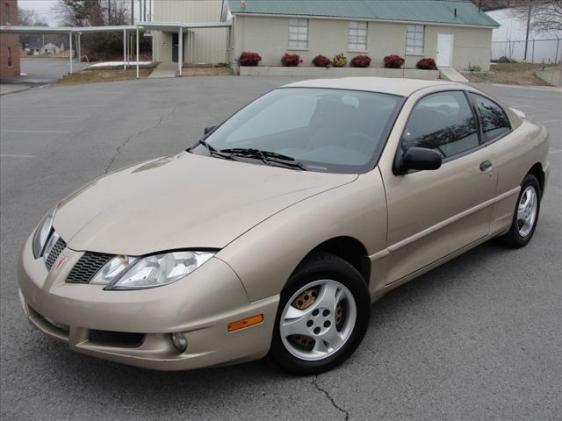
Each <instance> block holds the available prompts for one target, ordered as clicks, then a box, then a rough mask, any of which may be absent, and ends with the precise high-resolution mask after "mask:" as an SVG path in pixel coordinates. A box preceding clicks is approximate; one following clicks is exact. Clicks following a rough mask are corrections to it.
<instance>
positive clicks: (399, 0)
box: [152, 0, 498, 70]
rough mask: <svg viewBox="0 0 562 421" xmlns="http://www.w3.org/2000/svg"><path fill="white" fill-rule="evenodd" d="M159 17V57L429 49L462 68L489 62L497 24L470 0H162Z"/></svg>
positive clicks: (443, 62)
mask: <svg viewBox="0 0 562 421" xmlns="http://www.w3.org/2000/svg"><path fill="white" fill-rule="evenodd" d="M153 23H154V26H152V29H153V31H152V34H153V59H154V60H155V61H160V62H168V61H174V62H177V61H178V60H181V61H182V62H185V63H224V62H228V63H231V64H233V65H236V59H237V58H238V57H239V56H240V54H241V53H242V52H243V51H254V52H257V53H258V54H260V56H261V57H262V62H261V63H260V65H265V66H279V65H280V59H281V56H282V55H283V54H284V53H286V52H294V53H298V54H299V55H300V56H301V58H302V59H303V64H302V65H303V66H311V61H312V59H313V58H314V57H315V56H316V55H318V54H323V55H325V56H328V57H333V56H334V55H336V54H338V53H344V54H345V55H347V56H348V58H351V57H352V56H354V55H358V54H367V55H369V56H370V57H371V58H372V60H373V64H372V65H373V66H382V62H383V58H384V57H385V56H387V55H390V54H398V55H400V56H402V57H405V59H406V65H407V66H408V67H413V66H415V63H416V62H417V61H418V60H419V59H420V58H423V57H430V58H433V59H435V60H436V61H437V64H438V65H439V66H443V67H447V66H451V67H455V68H457V69H459V70H463V69H466V68H468V67H469V65H473V66H480V67H481V68H482V69H483V70H488V68H489V62H490V58H491V39H492V30H493V29H494V28H496V27H497V26H498V24H497V22H495V21H494V20H493V19H492V18H490V17H489V16H488V15H487V14H486V13H484V12H481V11H480V10H479V9H478V7H476V6H475V5H474V4H473V3H472V2H470V1H468V0H466V1H463V0H433V1H423V2H421V1H420V2H418V1H404V0H393V1H380V0H353V1H351V0H299V1H286V0H277V1H269V0H184V1H177V0H158V1H156V2H155V3H154V6H153ZM230 25H231V26H230ZM180 32H181V35H180Z"/></svg>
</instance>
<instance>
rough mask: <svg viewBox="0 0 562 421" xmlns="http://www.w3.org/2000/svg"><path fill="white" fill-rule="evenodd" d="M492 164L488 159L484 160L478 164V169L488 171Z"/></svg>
mask: <svg viewBox="0 0 562 421" xmlns="http://www.w3.org/2000/svg"><path fill="white" fill-rule="evenodd" d="M492 167H493V165H492V163H491V162H490V161H488V160H486V161H484V162H482V163H481V164H480V171H482V172H488V171H490V170H491V169H492Z"/></svg>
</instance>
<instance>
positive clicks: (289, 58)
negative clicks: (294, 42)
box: [281, 53, 301, 67]
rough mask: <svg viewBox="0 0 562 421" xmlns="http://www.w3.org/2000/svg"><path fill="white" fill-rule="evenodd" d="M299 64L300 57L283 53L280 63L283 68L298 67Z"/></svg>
mask: <svg viewBox="0 0 562 421" xmlns="http://www.w3.org/2000/svg"><path fill="white" fill-rule="evenodd" d="M300 62H301V57H300V56H299V55H298V54H290V53H285V54H284V55H283V57H281V63H282V64H283V66H287V67H295V66H298V65H299V63H300Z"/></svg>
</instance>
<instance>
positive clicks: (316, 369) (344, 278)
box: [270, 253, 371, 376]
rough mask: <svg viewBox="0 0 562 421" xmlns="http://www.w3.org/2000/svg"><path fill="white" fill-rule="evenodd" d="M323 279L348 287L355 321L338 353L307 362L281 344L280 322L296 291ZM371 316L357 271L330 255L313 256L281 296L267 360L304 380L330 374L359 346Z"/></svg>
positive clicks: (360, 277)
mask: <svg viewBox="0 0 562 421" xmlns="http://www.w3.org/2000/svg"><path fill="white" fill-rule="evenodd" d="M324 279H330V280H334V281H337V282H339V283H341V284H343V285H344V286H345V287H347V289H348V290H349V292H351V294H352V295H353V298H354V300H355V304H356V307H357V317H356V319H355V325H354V327H353V328H352V330H351V334H350V336H349V337H348V339H347V341H346V342H345V343H344V344H343V345H342V346H341V348H340V349H339V350H337V351H336V352H335V353H333V354H332V355H329V356H328V357H326V358H324V359H322V360H317V361H307V360H304V359H300V358H298V357H296V356H294V355H293V354H291V353H290V352H289V351H288V350H287V348H286V347H285V345H284V344H283V341H282V339H281V336H280V319H281V315H282V313H283V310H284V308H285V306H286V304H287V302H288V300H289V299H290V298H291V297H292V296H293V295H294V294H295V293H296V292H297V291H298V290H299V289H301V288H303V287H304V286H305V285H307V284H309V283H311V282H314V281H318V280H324ZM370 312H371V300H370V296H369V289H368V287H367V283H366V282H365V280H364V279H363V277H362V276H361V274H360V273H359V272H358V271H357V269H355V268H354V267H353V266H352V265H351V264H349V263H348V262H347V261H345V260H343V259H341V258H339V257H337V256H334V255H332V254H328V253H315V254H313V255H312V256H311V257H310V258H308V259H307V260H306V261H305V262H303V263H302V264H301V265H300V266H299V267H298V268H297V270H296V271H295V273H294V274H293V275H292V276H291V278H290V279H289V281H288V283H287V285H286V286H285V288H284V289H283V291H282V292H281V299H280V302H279V309H278V311H277V318H276V320H275V327H274V331H273V338H272V344H271V350H270V357H271V358H272V359H273V360H274V362H276V363H277V364H278V365H279V366H280V367H281V368H282V369H284V370H285V371H288V372H290V373H292V374H296V375H302V376H306V375H311V374H318V373H321V372H324V371H327V370H330V369H332V368H334V367H335V366H337V365H339V364H341V363H342V362H343V361H345V360H346V359H347V358H348V357H349V356H350V355H351V354H352V353H353V352H354V351H355V349H356V348H357V347H358V346H359V344H360V343H361V341H362V339H363V337H364V336H365V332H366V331H367V327H368V325H369V317H370Z"/></svg>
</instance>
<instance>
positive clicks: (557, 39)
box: [554, 35, 560, 64]
mask: <svg viewBox="0 0 562 421" xmlns="http://www.w3.org/2000/svg"><path fill="white" fill-rule="evenodd" d="M559 47H560V37H559V36H558V35H556V56H555V57H554V64H558V51H559Z"/></svg>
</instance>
